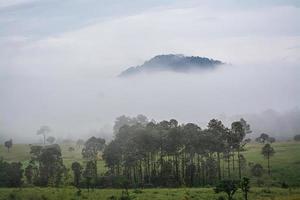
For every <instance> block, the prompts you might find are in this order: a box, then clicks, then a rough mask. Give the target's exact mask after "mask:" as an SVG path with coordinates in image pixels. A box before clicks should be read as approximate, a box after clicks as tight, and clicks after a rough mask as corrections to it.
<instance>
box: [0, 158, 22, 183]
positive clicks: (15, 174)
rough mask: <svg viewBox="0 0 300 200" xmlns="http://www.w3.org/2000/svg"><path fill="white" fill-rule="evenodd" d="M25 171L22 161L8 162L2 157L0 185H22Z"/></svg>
mask: <svg viewBox="0 0 300 200" xmlns="http://www.w3.org/2000/svg"><path fill="white" fill-rule="evenodd" d="M23 172H24V170H23V169H22V164H21V163H20V162H12V163H8V162H5V161H4V160H3V159H0V187H20V186H21V185H22V178H23Z"/></svg>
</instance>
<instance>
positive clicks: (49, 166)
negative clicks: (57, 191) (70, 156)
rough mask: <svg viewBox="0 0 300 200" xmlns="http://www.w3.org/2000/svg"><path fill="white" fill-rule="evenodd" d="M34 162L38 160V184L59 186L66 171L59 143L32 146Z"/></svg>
mask: <svg viewBox="0 0 300 200" xmlns="http://www.w3.org/2000/svg"><path fill="white" fill-rule="evenodd" d="M30 153H31V156H32V163H35V162H38V174H39V178H38V181H37V182H38V184H39V185H41V186H47V185H52V186H58V185H59V184H60V183H61V182H62V176H63V174H64V173H65V171H66V168H65V166H64V165H63V159H62V155H61V149H60V147H59V145H58V144H53V145H48V146H44V147H41V146H32V147H31V151H30Z"/></svg>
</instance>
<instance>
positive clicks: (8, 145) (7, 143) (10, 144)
mask: <svg viewBox="0 0 300 200" xmlns="http://www.w3.org/2000/svg"><path fill="white" fill-rule="evenodd" d="M4 146H5V147H6V148H7V152H9V149H10V148H12V146H13V141H12V139H10V140H8V141H5V142H4Z"/></svg>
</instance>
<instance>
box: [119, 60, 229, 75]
mask: <svg viewBox="0 0 300 200" xmlns="http://www.w3.org/2000/svg"><path fill="white" fill-rule="evenodd" d="M221 64H224V63H223V62H221V61H219V60H213V59H210V58H205V57H199V56H184V55H181V54H168V55H157V56H155V57H153V58H151V59H150V60H148V61H146V62H145V63H144V64H142V65H139V66H136V67H130V68H128V69H126V70H125V71H123V72H122V73H121V74H120V75H119V76H121V77H124V76H131V75H135V74H139V73H141V72H146V73H148V72H159V71H172V72H188V71H191V70H201V69H213V68H215V67H216V66H218V65H221Z"/></svg>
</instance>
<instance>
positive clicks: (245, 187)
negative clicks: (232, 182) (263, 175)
mask: <svg viewBox="0 0 300 200" xmlns="http://www.w3.org/2000/svg"><path fill="white" fill-rule="evenodd" d="M240 186H241V189H242V191H243V195H244V199H245V200H248V192H250V179H249V178H247V177H243V178H242V180H241V183H240Z"/></svg>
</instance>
